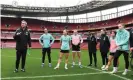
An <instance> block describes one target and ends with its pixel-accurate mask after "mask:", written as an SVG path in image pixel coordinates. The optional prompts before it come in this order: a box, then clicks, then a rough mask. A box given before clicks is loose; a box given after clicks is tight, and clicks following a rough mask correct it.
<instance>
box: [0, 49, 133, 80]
mask: <svg viewBox="0 0 133 80" xmlns="http://www.w3.org/2000/svg"><path fill="white" fill-rule="evenodd" d="M15 54H16V53H15V49H2V50H1V74H2V75H1V77H2V78H6V77H34V76H50V75H66V74H69V75H71V74H82V73H97V72H98V73H99V72H100V71H97V70H92V69H89V68H86V67H83V68H82V69H80V68H79V67H78V66H75V67H74V68H71V64H68V68H69V69H68V70H65V69H64V62H62V63H61V66H60V69H59V70H54V67H55V66H56V63H57V60H58V56H59V49H52V53H51V56H52V68H49V67H48V61H47V60H46V61H45V66H44V68H42V67H41V56H42V54H41V49H32V50H31V55H27V60H26V72H21V71H20V69H19V72H18V73H13V71H14V69H15V59H16V57H15V56H16V55H15ZM97 58H98V68H96V69H100V68H101V66H102V61H101V56H100V53H99V51H98V52H97ZM46 59H47V56H46ZM76 60H77V59H76ZM63 61H64V58H63ZM119 62H120V65H119V71H122V70H124V58H123V56H122V57H120V59H119ZM69 63H72V53H70V56H69ZM77 64H78V60H77ZM88 64H89V57H88V51H87V50H82V65H84V66H87V65H88ZM20 67H21V65H20ZM92 68H95V67H93V66H92ZM111 70H112V66H111V67H110V69H109V71H111ZM109 71H108V72H109ZM115 75H118V76H122V72H118V73H117V74H115ZM122 77H125V78H128V79H132V80H133V76H131V71H129V72H128V74H127V75H126V76H122ZM87 79H89V80H106V79H108V80H122V79H121V78H119V77H116V76H114V75H111V74H108V73H104V74H103V73H102V74H91V75H90V74H88V75H78V76H62V77H47V78H46V77H45V78H35V79H33V78H30V79H20V80H87ZM11 80H14V79H11Z"/></svg>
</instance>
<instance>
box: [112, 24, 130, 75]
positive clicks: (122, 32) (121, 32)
mask: <svg viewBox="0 0 133 80" xmlns="http://www.w3.org/2000/svg"><path fill="white" fill-rule="evenodd" d="M118 28H119V29H118V30H117V34H116V39H115V41H116V45H117V46H118V49H117V51H116V53H115V55H114V63H113V64H114V67H113V71H112V72H111V73H116V72H117V61H118V59H119V57H120V55H121V54H123V56H124V60H125V70H124V72H123V73H122V75H126V74H127V72H128V68H129V53H128V51H129V37H130V34H129V32H128V31H127V30H126V29H124V25H123V24H119V25H118Z"/></svg>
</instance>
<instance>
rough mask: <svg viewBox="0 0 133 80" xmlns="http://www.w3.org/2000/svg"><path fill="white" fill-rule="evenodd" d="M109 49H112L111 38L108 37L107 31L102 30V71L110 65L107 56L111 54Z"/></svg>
mask: <svg viewBox="0 0 133 80" xmlns="http://www.w3.org/2000/svg"><path fill="white" fill-rule="evenodd" d="M109 48H110V42H109V38H108V36H107V35H106V31H105V29H102V30H101V37H100V52H101V57H102V63H103V66H102V67H101V69H104V68H105V65H106V64H107V63H108V57H107V54H108V52H109Z"/></svg>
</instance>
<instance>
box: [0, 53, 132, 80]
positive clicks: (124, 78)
mask: <svg viewBox="0 0 133 80" xmlns="http://www.w3.org/2000/svg"><path fill="white" fill-rule="evenodd" d="M2 56H5V55H2ZM6 57H15V56H6ZM28 58H34V59H41V58H36V57H28ZM53 61H57V60H53ZM62 62H63V61H62ZM69 64H72V63H69ZM76 65H78V64H76ZM82 66H83V67H85V68H88V69H92V70H96V71H100V72H103V73H108V74H110V73H109V72H105V71H102V70H100V69H96V68H92V67H87V66H84V65H82ZM129 71H131V70H129ZM110 75H113V76H116V77H118V78H121V79H123V80H131V79H128V78H126V77H122V76H119V75H116V74H110Z"/></svg>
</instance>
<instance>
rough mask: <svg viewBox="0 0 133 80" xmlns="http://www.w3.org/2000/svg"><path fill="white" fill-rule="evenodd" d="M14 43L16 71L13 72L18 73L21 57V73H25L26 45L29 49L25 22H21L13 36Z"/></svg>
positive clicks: (28, 35) (29, 39)
mask: <svg viewBox="0 0 133 80" xmlns="http://www.w3.org/2000/svg"><path fill="white" fill-rule="evenodd" d="M13 38H14V40H15V41H16V69H15V71H14V72H18V68H19V63H20V58H21V57H22V65H21V71H22V72H25V60H26V53H27V44H29V47H31V37H30V32H29V31H28V29H27V22H26V21H24V20H22V21H21V27H20V28H18V29H17V30H16V32H15V35H14V36H13Z"/></svg>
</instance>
